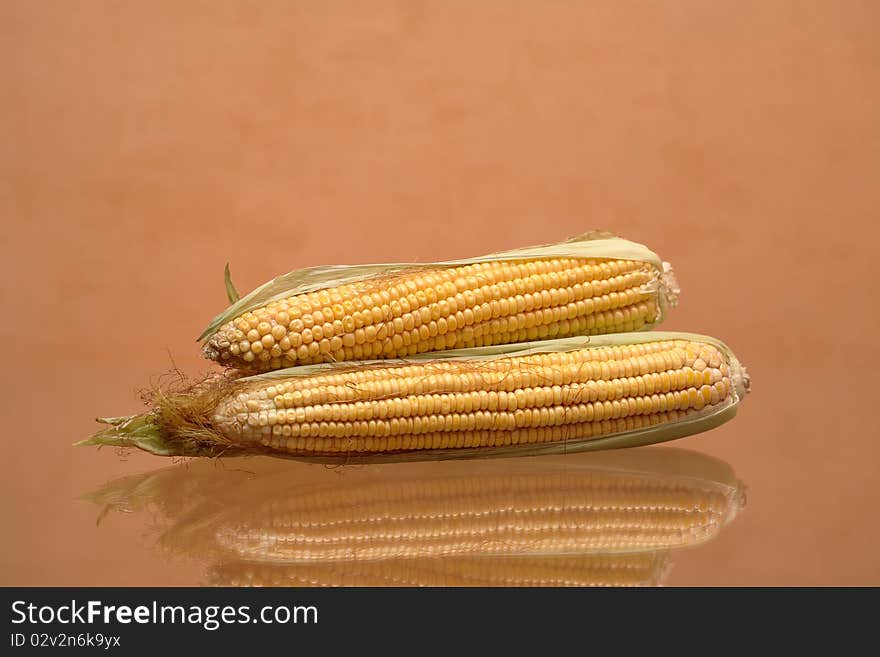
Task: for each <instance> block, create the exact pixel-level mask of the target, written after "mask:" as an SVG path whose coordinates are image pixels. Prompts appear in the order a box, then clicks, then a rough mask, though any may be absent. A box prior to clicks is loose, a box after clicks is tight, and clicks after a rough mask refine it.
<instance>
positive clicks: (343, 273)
mask: <svg viewBox="0 0 880 657" xmlns="http://www.w3.org/2000/svg"><path fill="white" fill-rule="evenodd" d="M554 257H556V258H618V259H621V260H637V261H639V262H646V263H649V264H651V265H652V266H653V267H654V268H655V269H656V270H657V276H658V280H659V281H660V285H661V292H663V293H661V294H660V295H659V297H660V310H661V312H660V316H661V317H662V315H663V314H665V311H666V306H667V305H674V303H675V298H676V295H677V289H675V288H674V283H672V282H671V281H672V280H673V279H672V276H671V274H670V273H669V272H668V265H667V266H666V267H664V263H663V261H662V260H661V259H660V257H659V256H658V255H657V254H656V253H654V252H653V251H651V250H650V249H648V247H646V246H645V245H643V244H639V243H638V242H631V241H629V240H626V239H623V238H620V237H616V236H613V235H611V234H610V233H599V232H591V233H585V234H583V235H579V236H577V237H573V238H571V239H569V240H566V241H565V242H560V243H558V244H545V245H541V246H531V247H526V248H522V249H514V250H512V251H503V252H499V253H491V254H488V255H483V256H478V257H475V258H466V259H464V260H447V261H442V262H434V263H428V264H424V263H412V262H409V263H399V262H398V263H382V264H371V265H333V266H322V267H308V268H306V269H299V270H295V271H291V272H288V273H287V274H284V275H282V276H278V277H277V278H275V279H273V280H271V281H269V282H267V283H264V284H263V285H261V286H259V287H258V288H256V289H255V290H253V291H252V292H250V293H248V294H246V295H245V296H244V297H242V298H240V299H237V300H236V301H235V302H233V303H232V305H231V306H229V307H228V308H226V310H224V311H223V312H222V313H220V314H219V315H217V316H216V317H215V318H214V319H213V320H211V323H210V324H209V325H208V327H207V328H206V329H205V330H204V331H203V332H202V334H201V335H200V336H199V337H198V339H197V340H198V341H201V340H205V339H207V338H209V337H210V336H211V335H213V334H214V333H216V332H217V329H219V328H220V327H221V326H222V325H223V324H225V323H226V322H228V321H230V320H232V319H234V318H235V317H238V316H239V315H241V314H243V313H245V312H247V311H249V310H253V309H254V308H259V307H260V306H264V305H266V304H267V303H270V302H272V301H276V300H278V299H284V298H287V297H290V296H294V295H297V294H306V293H308V292H315V291H316V290H322V289H326V288H330V287H335V286H337V285H344V284H348V283H355V282H358V281H363V280H366V279H368V278H373V277H375V276H387V275H393V274H399V273H402V272H404V271H417V270H419V269H428V268H436V267H457V266H461V265H468V264H473V263H476V262H486V261H490V260H526V259H530V258H554ZM227 290H228V287H227ZM230 301H231V297H230ZM646 328H650V327H646Z"/></svg>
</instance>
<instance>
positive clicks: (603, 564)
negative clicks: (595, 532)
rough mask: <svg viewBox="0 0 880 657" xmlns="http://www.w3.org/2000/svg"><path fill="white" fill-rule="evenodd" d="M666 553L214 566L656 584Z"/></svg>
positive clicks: (216, 578)
mask: <svg viewBox="0 0 880 657" xmlns="http://www.w3.org/2000/svg"><path fill="white" fill-rule="evenodd" d="M668 567H669V553H668V552H644V553H634V554H607V555H605V554H599V555H582V556H571V557H540V558H536V557H495V558H492V557H488V558H487V557H452V558H447V559H397V560H393V561H367V562H351V563H343V564H338V563H334V564H327V563H309V564H297V565H274V564H273V565H270V564H260V563H248V562H243V561H239V562H230V563H225V564H222V565H220V566H217V567H214V568H211V570H210V573H209V575H208V583H209V584H211V585H214V586H654V585H657V584H659V583H660V581H661V580H662V578H663V576H664V574H665V573H666V571H667V570H668Z"/></svg>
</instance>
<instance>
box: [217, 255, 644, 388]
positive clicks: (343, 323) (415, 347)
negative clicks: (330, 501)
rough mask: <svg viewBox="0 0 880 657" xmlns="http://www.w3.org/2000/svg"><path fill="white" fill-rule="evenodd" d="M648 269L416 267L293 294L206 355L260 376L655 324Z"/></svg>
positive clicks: (230, 331) (230, 332) (604, 264)
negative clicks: (294, 368)
mask: <svg viewBox="0 0 880 657" xmlns="http://www.w3.org/2000/svg"><path fill="white" fill-rule="evenodd" d="M657 290H658V286H657V284H656V273H655V272H654V270H653V268H652V267H651V266H650V265H647V264H645V263H641V262H636V261H629V260H590V259H574V258H569V259H535V260H513V261H489V262H485V263H478V264H472V265H466V266H461V267H449V268H425V269H417V270H414V271H410V272H406V273H403V274H397V275H393V276H388V277H382V278H377V279H375V280H368V281H364V282H361V283H357V284H346V285H340V286H337V287H334V288H330V289H327V290H321V291H319V292H312V293H307V294H301V295H297V296H293V297H289V298H287V299H283V300H280V301H274V302H271V303H269V304H267V305H266V306H263V307H260V308H256V309H254V310H251V311H248V312H246V313H244V314H243V315H241V316H239V317H237V318H235V319H233V320H232V321H230V322H228V323H227V324H225V325H224V326H222V327H221V328H220V329H219V330H218V331H217V332H216V333H215V334H214V335H213V336H212V337H211V338H210V339H209V341H208V343H207V344H206V346H205V354H206V355H207V356H208V357H209V358H212V359H214V360H217V361H219V362H221V363H222V364H224V365H227V366H230V367H236V368H240V369H249V370H257V371H266V370H272V369H279V368H282V367H290V366H293V365H301V364H308V363H320V362H334V361H337V362H338V361H350V360H360V359H378V358H397V357H405V356H412V355H414V354H417V353H424V352H428V351H440V350H444V349H451V348H462V347H479V346H488V345H494V344H504V343H511V342H522V341H526V340H543V339H548V338H554V337H564V336H569V335H581V334H585V335H588V334H599V333H613V332H623V331H633V330H638V329H640V328H642V327H643V326H645V324H648V323H651V322H653V321H655V319H656V316H657V311H658V302H657Z"/></svg>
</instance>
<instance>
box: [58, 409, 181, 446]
mask: <svg viewBox="0 0 880 657" xmlns="http://www.w3.org/2000/svg"><path fill="white" fill-rule="evenodd" d="M96 419H97V421H98V422H100V423H102V424H106V425H108V427H107V428H106V429H102V430H101V431H98V432H97V433H95V434H93V435H92V436H90V437H89V438H86V439H85V440H81V441H79V442H78V443H74V447H86V446H89V445H96V446H112V447H137V448H138V449H142V450H144V451H145V452H150V453H151V454H156V455H157V456H176V454H175V453H174V450H171V449H169V446H168V445H167V444H166V443H165V440H164V439H163V437H162V435H161V434H160V432H159V427H158V426H157V425H156V424H155V423H153V422H151V421H150V414H149V413H145V414H143V415H129V416H125V417H114V418H96Z"/></svg>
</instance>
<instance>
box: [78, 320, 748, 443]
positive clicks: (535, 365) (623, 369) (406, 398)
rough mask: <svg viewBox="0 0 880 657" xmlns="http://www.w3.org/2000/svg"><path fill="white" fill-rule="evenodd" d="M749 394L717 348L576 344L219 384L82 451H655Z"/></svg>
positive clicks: (626, 340) (630, 340) (122, 421)
mask: <svg viewBox="0 0 880 657" xmlns="http://www.w3.org/2000/svg"><path fill="white" fill-rule="evenodd" d="M507 352H510V353H507ZM747 388H748V377H747V376H746V375H745V372H744V370H743V369H742V368H741V366H740V365H739V362H738V361H737V360H736V358H735V357H734V356H733V354H732V353H731V352H730V351H729V350H728V349H727V348H726V347H725V346H724V345H723V344H722V343H720V342H718V341H716V340H714V339H712V338H707V337H704V336H693V335H688V334H668V333H654V334H622V335H614V336H601V337H599V338H572V339H569V340H557V341H545V342H543V343H536V344H526V345H519V346H517V345H511V346H508V347H506V348H483V349H471V350H464V351H451V352H444V353H442V354H434V355H432V357H431V358H428V357H422V358H420V357H418V356H417V357H414V358H413V359H411V360H409V361H405V362H399V361H396V362H392V363H384V362H382V363H372V364H364V365H360V366H356V367H352V366H350V365H349V366H345V365H318V366H311V367H307V368H297V369H295V370H289V371H282V372H277V373H270V374H265V375H261V376H257V377H251V378H246V379H239V380H236V381H232V382H229V381H221V382H220V383H218V384H212V385H207V386H205V387H204V388H203V389H201V390H199V391H197V392H195V393H188V394H183V395H169V396H165V397H161V398H159V400H158V403H157V406H156V409H155V410H154V411H153V412H152V413H150V414H147V415H144V416H137V417H133V418H117V419H115V420H111V421H110V423H111V424H113V425H114V426H113V427H112V428H111V429H108V430H106V431H105V432H102V433H101V434H97V435H96V436H95V437H93V439H91V441H87V442H89V443H90V444H130V445H135V446H138V447H141V448H143V449H147V450H149V451H153V452H155V453H159V454H182V455H216V454H222V453H225V452H229V453H236V452H240V451H252V452H260V451H266V452H269V453H276V454H282V455H290V456H296V457H333V458H341V459H346V458H350V457H352V456H357V455H380V456H381V455H399V454H410V453H418V452H422V453H426V454H428V455H438V454H442V453H455V452H460V453H463V455H476V454H475V452H476V453H477V454H478V453H479V452H480V451H481V450H484V449H485V448H514V447H521V446H523V445H530V446H532V447H534V446H541V445H566V446H567V445H570V444H572V443H574V442H585V441H589V440H595V439H601V438H613V437H614V436H630V437H631V438H633V440H635V441H642V442H656V441H657V440H663V439H669V438H671V437H678V436H681V435H687V434H688V433H694V432H697V431H701V430H705V429H707V428H711V426H715V425H716V424H718V423H719V422H720V421H723V420H724V419H728V418H729V417H730V416H732V413H733V412H735V409H736V405H737V403H738V402H739V401H740V399H741V398H742V397H743V395H744V394H745V392H746V390H747ZM630 444H637V443H632V442H631V443H630ZM605 446H607V445H605Z"/></svg>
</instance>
